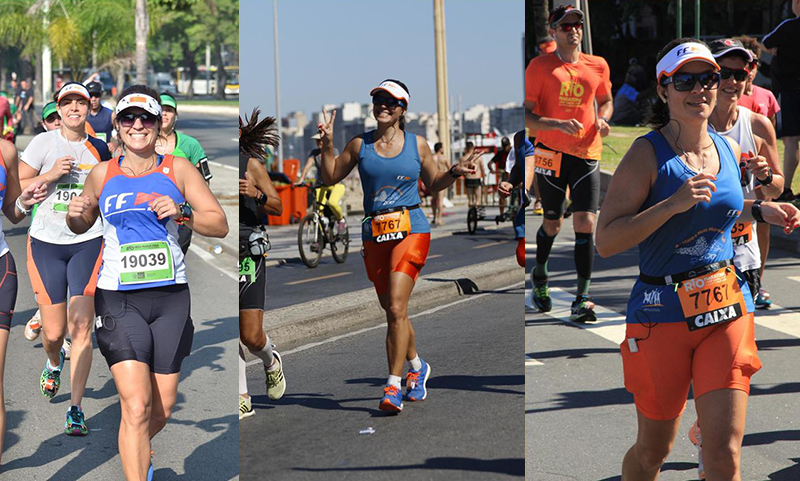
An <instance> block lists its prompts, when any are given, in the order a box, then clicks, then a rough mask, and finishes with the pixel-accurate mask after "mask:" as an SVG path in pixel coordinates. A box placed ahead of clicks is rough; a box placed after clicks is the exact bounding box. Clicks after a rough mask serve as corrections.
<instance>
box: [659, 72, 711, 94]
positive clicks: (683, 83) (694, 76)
mask: <svg viewBox="0 0 800 481" xmlns="http://www.w3.org/2000/svg"><path fill="white" fill-rule="evenodd" d="M697 82H700V86H702V87H703V88H704V89H706V90H715V89H716V88H717V87H719V73H718V72H703V73H676V74H675V75H673V76H672V77H666V78H664V80H662V81H661V85H662V86H663V87H666V86H667V85H668V84H672V86H673V87H675V90H677V91H678V92H688V91H689V90H692V89H693V88H694V86H695V84H696V83H697Z"/></svg>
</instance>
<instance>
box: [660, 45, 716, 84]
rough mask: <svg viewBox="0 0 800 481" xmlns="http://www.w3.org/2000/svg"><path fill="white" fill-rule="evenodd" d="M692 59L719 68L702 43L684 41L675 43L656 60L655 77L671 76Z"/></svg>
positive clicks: (709, 51)
mask: <svg viewBox="0 0 800 481" xmlns="http://www.w3.org/2000/svg"><path fill="white" fill-rule="evenodd" d="M693 60H700V61H702V62H706V63H707V64H709V65H711V66H713V67H714V68H715V69H717V70H719V65H717V62H716V61H715V60H714V56H713V55H711V50H709V49H708V47H706V46H705V45H703V44H702V43H697V42H686V43H682V44H680V45H676V46H675V47H674V48H673V49H672V50H670V51H669V52H667V54H666V55H664V56H663V57H662V58H661V60H659V61H658V65H656V79H657V80H661V77H662V76H667V77H671V76H672V74H674V73H675V72H677V71H678V69H679V68H681V67H683V65H684V64H686V63H687V62H691V61H693Z"/></svg>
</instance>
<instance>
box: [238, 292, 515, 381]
mask: <svg viewBox="0 0 800 481" xmlns="http://www.w3.org/2000/svg"><path fill="white" fill-rule="evenodd" d="M522 286H524V284H520V283H519V282H517V283H514V284H511V285H509V286H505V287H501V288H499V289H494V291H504V290H508V289H514V288H516V287H522ZM490 294H494V292H484V293H483V294H477V295H474V296H467V297H465V298H464V299H459V300H457V301H453V302H449V303H447V304H442V305H441V306H436V307H432V308H430V309H426V310H424V311H422V312H418V313H416V314H412V315H410V316H408V319H409V320H411V319H416V318H417V317H422V316H427V315H430V314H433V313H434V312H438V311H441V310H442V309H447V308H449V307H453V306H457V305H459V304H461V303H463V302H469V301H474V300H475V299H480V298H482V297H484V296H488V295H490ZM381 328H384V329H385V328H386V324H378V325H377V326H372V327H366V328H364V329H359V330H357V331H353V332H348V333H346V334H341V335H338V336H334V337H331V338H328V339H325V340H322V341H319V342H312V343H309V344H304V345H302V346H298V347H296V348H294V349H290V350H288V351H285V352H282V353H281V355H282V356H286V355H289V354H295V353H298V352H303V351H307V350H309V349H313V348H315V347H319V346H323V345H325V344H329V343H331V342H335V341H338V340H340V339H346V338H348V337H353V336H357V335H359V334H363V333H365V332H369V331H374V330H375V329H381ZM260 362H262V361H261V359H253V360H252V361H250V362H248V363H247V366H248V367H249V366H254V365H256V364H258V363H260Z"/></svg>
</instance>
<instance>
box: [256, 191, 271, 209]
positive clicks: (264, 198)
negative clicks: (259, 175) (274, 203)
mask: <svg viewBox="0 0 800 481" xmlns="http://www.w3.org/2000/svg"><path fill="white" fill-rule="evenodd" d="M268 198H269V197H267V194H263V193H262V194H261V195H260V196H259V197H257V198H256V204H258V205H260V206H263V205H264V204H266V203H267V199H268Z"/></svg>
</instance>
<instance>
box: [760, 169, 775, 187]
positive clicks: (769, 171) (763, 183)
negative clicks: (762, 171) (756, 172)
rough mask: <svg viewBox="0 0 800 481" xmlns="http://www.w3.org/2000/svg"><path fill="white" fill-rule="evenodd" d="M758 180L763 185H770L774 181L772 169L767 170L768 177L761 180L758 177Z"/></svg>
mask: <svg viewBox="0 0 800 481" xmlns="http://www.w3.org/2000/svg"><path fill="white" fill-rule="evenodd" d="M756 180H758V183H759V184H761V185H769V184H771V183H772V169H769V170H767V178H766V179H764V180H761V179H759V178H756Z"/></svg>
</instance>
